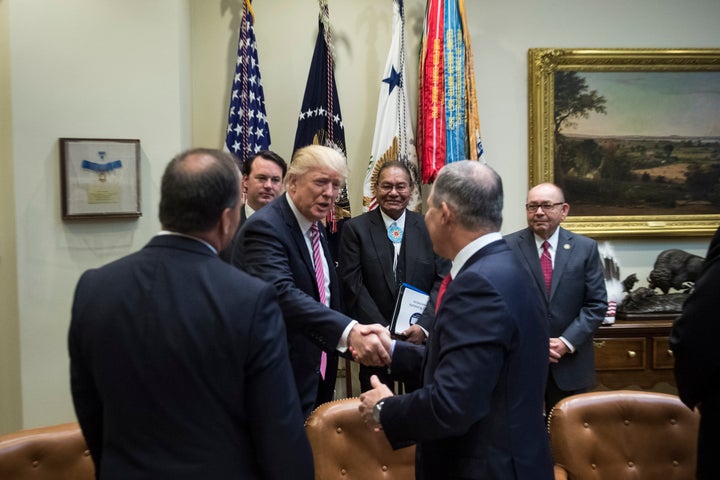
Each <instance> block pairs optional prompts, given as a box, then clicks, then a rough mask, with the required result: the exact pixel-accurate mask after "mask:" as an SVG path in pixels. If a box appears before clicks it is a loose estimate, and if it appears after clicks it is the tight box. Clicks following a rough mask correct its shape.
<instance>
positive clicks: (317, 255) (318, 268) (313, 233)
mask: <svg viewBox="0 0 720 480" xmlns="http://www.w3.org/2000/svg"><path fill="white" fill-rule="evenodd" d="M310 244H311V245H312V251H313V266H314V267H315V281H316V282H317V286H318V295H319V298H320V303H322V304H323V305H327V303H326V300H327V299H326V298H325V270H324V269H323V263H322V247H321V246H320V230H319V229H318V225H317V222H313V224H312V225H311V226H310ZM326 369H327V353H325V352H324V351H323V352H322V355H320V376H321V377H322V378H323V380H324V379H325V370H326Z"/></svg>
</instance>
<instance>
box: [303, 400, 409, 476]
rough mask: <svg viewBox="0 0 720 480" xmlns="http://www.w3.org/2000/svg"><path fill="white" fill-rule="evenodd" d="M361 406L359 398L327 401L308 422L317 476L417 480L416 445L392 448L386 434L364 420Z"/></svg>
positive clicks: (307, 428)
mask: <svg viewBox="0 0 720 480" xmlns="http://www.w3.org/2000/svg"><path fill="white" fill-rule="evenodd" d="M358 405H360V400H358V399H357V398H346V399H342V400H336V401H333V402H328V403H325V404H323V405H321V406H319V407H318V408H317V409H315V411H314V412H313V413H312V415H310V418H308V419H307V421H306V422H305V430H306V431H307V435H308V438H309V439H310V445H311V446H312V451H313V459H314V460H315V479H316V480H329V479H338V478H342V479H343V480H414V478H415V447H414V446H412V447H406V448H402V449H400V450H393V449H392V447H390V444H389V443H388V441H387V438H385V434H383V433H382V432H375V431H373V430H372V429H371V428H370V427H368V426H367V425H365V424H364V423H363V420H362V417H360V412H359V411H358Z"/></svg>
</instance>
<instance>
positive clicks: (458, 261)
mask: <svg viewBox="0 0 720 480" xmlns="http://www.w3.org/2000/svg"><path fill="white" fill-rule="evenodd" d="M501 238H502V235H501V234H500V232H490V233H486V234H485V235H483V236H481V237H478V238H476V239H475V240H473V241H472V242H470V243H468V244H467V245H465V246H464V247H463V248H462V250H460V251H459V252H458V253H457V255H455V258H454V259H453V261H452V267H451V268H450V275H452V278H455V277H456V276H457V274H458V272H460V270H462V267H463V266H464V265H465V262H467V261H468V260H469V259H470V257H472V256H473V255H475V253H476V252H478V251H479V250H480V249H481V248H483V247H485V246H487V245H489V244H490V243H492V242H496V241H498V240H500V239H501Z"/></svg>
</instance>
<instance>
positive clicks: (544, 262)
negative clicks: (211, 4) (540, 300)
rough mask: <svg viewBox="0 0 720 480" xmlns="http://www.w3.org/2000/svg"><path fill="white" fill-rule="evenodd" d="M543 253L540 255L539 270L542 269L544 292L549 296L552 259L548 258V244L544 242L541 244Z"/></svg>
mask: <svg viewBox="0 0 720 480" xmlns="http://www.w3.org/2000/svg"><path fill="white" fill-rule="evenodd" d="M542 248H543V252H542V255H540V268H542V272H543V278H544V279H545V292H547V294H548V295H550V285H552V273H553V267H552V257H551V256H550V244H549V243H548V242H547V240H546V241H544V242H543V244H542Z"/></svg>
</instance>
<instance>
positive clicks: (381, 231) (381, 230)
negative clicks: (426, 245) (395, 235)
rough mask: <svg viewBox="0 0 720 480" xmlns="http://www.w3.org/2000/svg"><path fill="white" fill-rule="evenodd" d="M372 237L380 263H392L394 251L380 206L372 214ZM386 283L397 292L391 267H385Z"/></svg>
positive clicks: (391, 289) (392, 290)
mask: <svg viewBox="0 0 720 480" xmlns="http://www.w3.org/2000/svg"><path fill="white" fill-rule="evenodd" d="M369 217H370V238H371V239H372V244H373V248H374V249H375V255H376V256H377V259H378V261H379V262H380V265H392V264H393V258H392V251H391V248H390V246H389V245H388V243H389V240H388V237H387V230H386V229H385V222H383V219H382V215H381V214H380V207H378V208H376V209H375V211H374V214H373V215H370V216H369ZM383 273H384V277H385V283H387V286H388V288H389V289H390V291H391V292H393V293H395V290H396V288H397V286H396V285H395V283H396V282H395V275H393V272H392V270H391V269H383Z"/></svg>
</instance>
